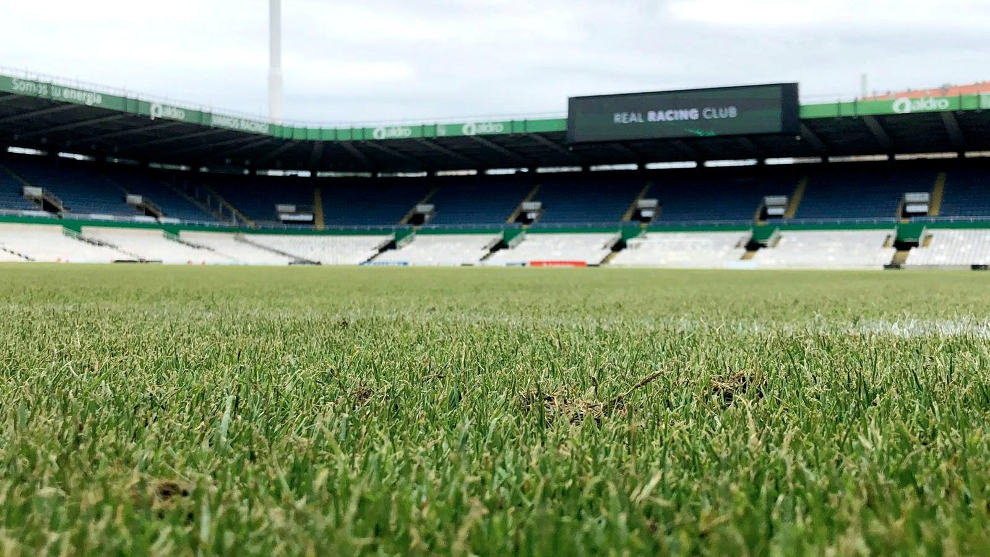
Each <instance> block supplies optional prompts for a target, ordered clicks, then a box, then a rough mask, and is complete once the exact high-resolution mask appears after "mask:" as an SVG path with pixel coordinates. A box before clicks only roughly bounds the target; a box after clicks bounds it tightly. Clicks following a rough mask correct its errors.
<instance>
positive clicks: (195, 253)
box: [82, 226, 234, 265]
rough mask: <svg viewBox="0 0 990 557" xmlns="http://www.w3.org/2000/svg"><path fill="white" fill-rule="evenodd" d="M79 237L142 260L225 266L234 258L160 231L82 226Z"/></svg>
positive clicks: (173, 263)
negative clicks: (186, 242) (169, 236)
mask: <svg viewBox="0 0 990 557" xmlns="http://www.w3.org/2000/svg"><path fill="white" fill-rule="evenodd" d="M82 238H83V239H86V240H92V241H96V242H100V243H103V244H105V245H107V246H111V247H113V248H115V249H117V250H118V251H122V252H124V253H128V254H131V255H134V256H136V257H138V258H139V259H141V260H144V261H153V262H161V263H167V264H172V265H175V264H188V265H207V264H210V265H224V264H231V263H234V260H233V259H232V258H230V257H227V256H225V255H222V254H219V253H216V252H214V251H213V250H210V249H204V248H198V247H194V246H192V245H189V244H185V243H182V242H180V241H178V240H177V239H171V238H168V237H167V236H166V235H165V233H164V232H163V231H162V230H158V229H135V228H103V227H94V226H84V227H83V228H82Z"/></svg>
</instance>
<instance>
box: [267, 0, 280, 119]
mask: <svg viewBox="0 0 990 557" xmlns="http://www.w3.org/2000/svg"><path fill="white" fill-rule="evenodd" d="M268 36H269V45H268V46H269V48H268V61H269V64H268V118H269V119H270V120H272V121H273V122H281V121H282V0H269V1H268Z"/></svg>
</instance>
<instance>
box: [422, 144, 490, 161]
mask: <svg viewBox="0 0 990 557" xmlns="http://www.w3.org/2000/svg"><path fill="white" fill-rule="evenodd" d="M414 141H416V143H419V144H420V145H423V146H425V147H429V148H430V149H433V150H434V151H436V152H438V153H440V154H442V155H446V156H448V157H453V158H455V159H458V160H460V161H462V162H465V163H467V164H470V165H475V166H477V165H478V164H480V163H479V162H478V161H476V160H474V159H472V158H471V157H469V156H467V155H462V154H460V153H458V152H457V151H454V150H451V149H448V148H446V147H444V146H443V145H437V144H436V143H434V142H432V141H430V140H429V139H416V140H414Z"/></svg>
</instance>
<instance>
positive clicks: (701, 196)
mask: <svg viewBox="0 0 990 557" xmlns="http://www.w3.org/2000/svg"><path fill="white" fill-rule="evenodd" d="M797 181H798V177H797V176H794V175H791V174H790V173H773V174H759V175H755V176H753V175H750V176H733V175H731V174H728V173H725V172H719V173H708V174H706V175H705V176H703V177H698V178H695V177H691V175H690V174H688V173H671V175H670V177H666V176H664V175H663V174H662V173H656V174H654V179H653V182H654V185H653V187H652V188H650V192H649V194H648V197H656V198H657V199H659V200H660V205H661V212H660V218H659V219H657V221H658V222H661V223H675V222H676V223H699V222H712V221H715V222H718V221H752V220H753V216H754V214H755V213H756V209H757V207H759V205H760V203H761V202H762V200H763V197H764V196H767V195H791V193H792V192H793V190H794V187H795V185H796V184H797Z"/></svg>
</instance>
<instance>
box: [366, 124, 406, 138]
mask: <svg viewBox="0 0 990 557" xmlns="http://www.w3.org/2000/svg"><path fill="white" fill-rule="evenodd" d="M412 134H413V129H412V128H410V127H409V126H391V127H389V126H378V127H377V128H375V129H374V130H373V131H372V132H371V137H373V138H374V139H404V138H407V137H412Z"/></svg>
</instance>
